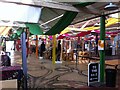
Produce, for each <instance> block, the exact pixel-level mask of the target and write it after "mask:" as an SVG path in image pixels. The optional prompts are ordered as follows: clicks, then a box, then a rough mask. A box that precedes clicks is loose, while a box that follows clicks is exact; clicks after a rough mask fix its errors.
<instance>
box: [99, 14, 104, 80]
mask: <svg viewBox="0 0 120 90" xmlns="http://www.w3.org/2000/svg"><path fill="white" fill-rule="evenodd" d="M100 40H104V46H105V16H104V15H102V16H101V18H100ZM104 73H105V48H104V50H100V82H104V75H105V74H104Z"/></svg>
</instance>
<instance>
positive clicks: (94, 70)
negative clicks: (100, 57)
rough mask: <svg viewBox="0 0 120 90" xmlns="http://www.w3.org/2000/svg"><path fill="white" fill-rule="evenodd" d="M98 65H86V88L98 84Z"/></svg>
mask: <svg viewBox="0 0 120 90" xmlns="http://www.w3.org/2000/svg"><path fill="white" fill-rule="evenodd" d="M99 66H100V65H99V63H89V64H88V86H90V85H91V84H92V83H96V82H99V78H100V74H99V72H100V67H99Z"/></svg>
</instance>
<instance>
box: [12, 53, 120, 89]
mask: <svg viewBox="0 0 120 90" xmlns="http://www.w3.org/2000/svg"><path fill="white" fill-rule="evenodd" d="M11 62H12V66H14V65H21V64H22V58H21V53H20V52H12V54H11ZM27 67H28V87H29V88H80V87H83V86H87V82H88V81H87V78H88V77H87V75H88V73H87V71H88V69H87V68H88V61H87V60H81V61H79V63H78V64H77V65H76V64H75V62H70V61H63V62H62V64H60V63H59V64H52V62H51V60H46V59H36V57H35V54H32V55H31V56H29V57H28V59H27ZM107 68H114V66H107ZM118 74H119V75H117V86H118V80H120V79H119V76H120V72H118ZM119 85H120V84H119Z"/></svg>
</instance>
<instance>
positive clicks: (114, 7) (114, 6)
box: [104, 3, 118, 11]
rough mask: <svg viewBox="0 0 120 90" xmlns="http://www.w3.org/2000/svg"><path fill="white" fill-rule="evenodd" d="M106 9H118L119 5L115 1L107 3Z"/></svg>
mask: <svg viewBox="0 0 120 90" xmlns="http://www.w3.org/2000/svg"><path fill="white" fill-rule="evenodd" d="M104 9H105V10H107V11H111V10H116V9H118V6H117V5H115V4H113V3H109V5H106V6H105V7H104Z"/></svg>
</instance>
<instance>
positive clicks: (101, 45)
mask: <svg viewBox="0 0 120 90" xmlns="http://www.w3.org/2000/svg"><path fill="white" fill-rule="evenodd" d="M98 50H104V40H98Z"/></svg>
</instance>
